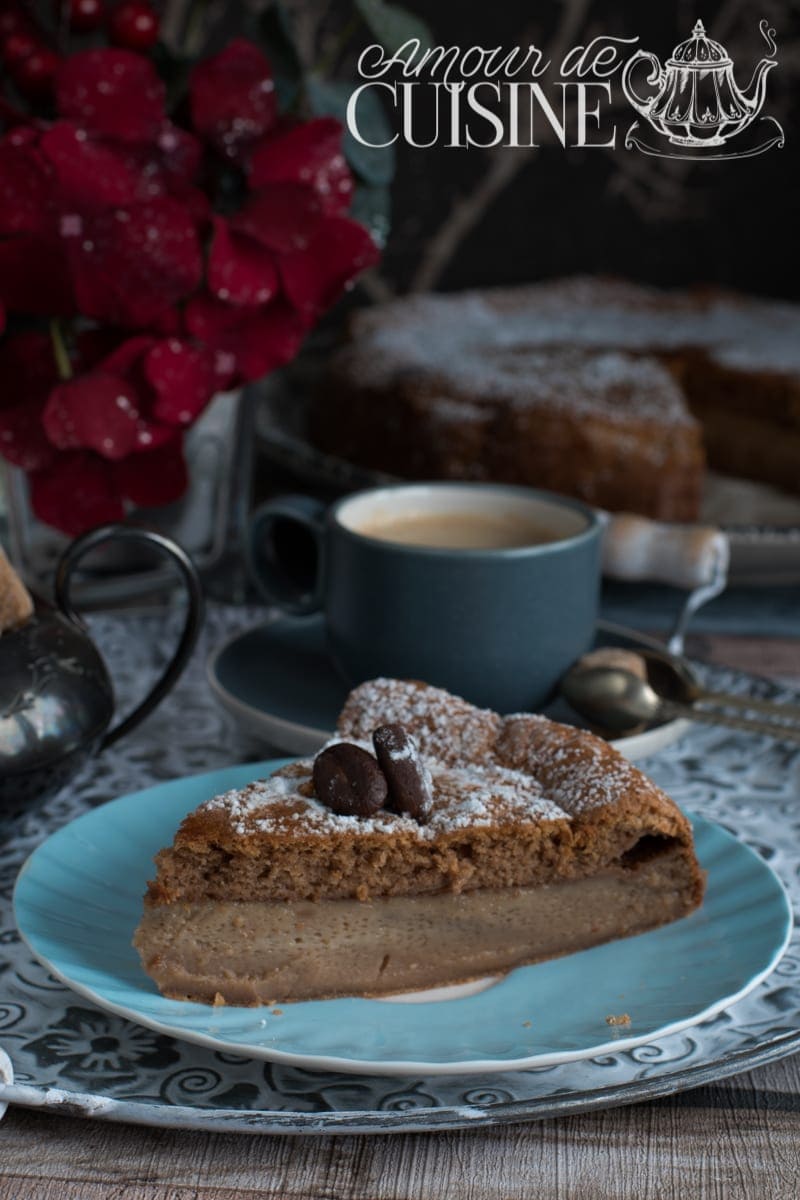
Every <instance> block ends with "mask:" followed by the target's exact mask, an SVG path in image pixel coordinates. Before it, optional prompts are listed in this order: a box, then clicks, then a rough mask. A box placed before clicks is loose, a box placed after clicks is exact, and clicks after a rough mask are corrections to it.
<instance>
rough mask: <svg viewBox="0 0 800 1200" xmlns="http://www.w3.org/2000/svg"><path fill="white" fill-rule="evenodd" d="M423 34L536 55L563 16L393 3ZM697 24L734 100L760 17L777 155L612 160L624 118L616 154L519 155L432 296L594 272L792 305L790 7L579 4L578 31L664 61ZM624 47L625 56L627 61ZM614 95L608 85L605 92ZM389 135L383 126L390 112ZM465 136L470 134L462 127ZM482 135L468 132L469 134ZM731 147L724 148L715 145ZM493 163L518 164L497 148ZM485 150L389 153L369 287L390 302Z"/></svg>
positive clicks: (796, 65)
mask: <svg viewBox="0 0 800 1200" xmlns="http://www.w3.org/2000/svg"><path fill="white" fill-rule="evenodd" d="M406 7H407V8H409V9H413V10H414V11H416V12H417V13H418V14H419V15H421V16H423V17H424V18H425V20H426V21H427V22H428V24H429V26H430V28H431V31H432V33H433V35H434V40H435V42H436V43H437V44H442V45H451V44H453V43H455V44H458V45H460V46H461V47H462V48H466V47H467V46H469V45H472V44H478V45H481V46H484V47H487V48H488V47H491V46H494V45H498V44H502V45H504V46H506V47H510V46H512V45H514V44H517V43H523V44H527V43H528V42H529V41H533V42H535V43H536V44H537V45H541V46H546V45H547V42H548V39H549V37H551V36H552V32H553V30H554V29H555V27H556V25H557V22H558V19H559V17H560V16H561V15H562V14H563V11H564V5H563V4H562V3H558V2H554V3H538V4H537V3H533V4H532V3H530V2H528V3H525V2H524V0H497V2H495V3H493V4H480V5H478V4H465V3H457V2H456V0H440V2H439V3H437V4H436V5H435V6H434V5H432V4H425V3H424V0H409V2H408V3H406ZM698 16H699V17H700V18H701V19H702V20H703V21H704V23H705V25H706V29H707V31H708V33H709V36H711V37H713V38H715V39H716V40H718V41H721V42H722V43H723V44H724V45H725V46H726V48H727V49H728V51H729V53H730V55H731V57H732V58H733V60H734V77H735V79H736V82H737V84H738V85H739V87H740V88H741V89H743V90H744V89H745V88H746V87H747V85H748V83H749V80H750V77H751V75H752V72H753V68H754V66H755V64H756V62H757V61H758V60H759V59H760V58H762V57H765V56H766V54H767V50H766V44H765V42H764V40H763V39H762V37H761V34H760V32H759V28H758V26H759V21H760V20H761V19H762V17H766V18H768V19H769V21H770V24H771V25H772V26H773V27H774V28H775V30H776V41H777V45H778V49H777V59H778V66H777V67H775V68H774V69H773V70H772V71H771V72H770V73H769V75H768V79H767V93H766V100H765V103H764V107H763V109H762V114H763V115H768V114H769V115H772V116H775V117H777V118H778V119H779V120H780V121H781V123H782V125H783V128H784V132H785V134H786V145H785V147H784V149H782V150H781V149H773V150H771V151H769V152H768V153H765V154H763V155H759V156H757V157H755V158H751V159H737V160H734V161H731V162H701V163H698V164H692V165H691V166H689V167H687V166H686V164H682V163H681V164H677V163H675V162H670V163H664V162H663V161H661V162H659V160H649V159H648V160H645V158H644V156H642V155H639V154H638V153H637V152H636V151H626V150H625V149H624V148H623V144H622V143H623V142H624V133H625V130H626V129H627V128H628V126H629V125H630V123H631V121H632V120H633V119H635V117H636V114H635V113H634V112H633V110H632V109H626V111H625V112H624V113H623V114H622V115H620V116H618V118H617V128H618V132H617V148H616V150H614V151H613V152H611V151H602V150H583V151H581V150H563V149H562V148H561V147H560V146H556V147H545V148H542V149H541V150H539V151H536V152H534V153H533V154H532V155H529V156H528V158H527V161H526V163H525V165H524V166H523V167H522V169H521V170H520V171H519V172H518V173H517V174H516V175H515V177H514V179H513V181H512V182H511V183H510V185H509V186H508V187H507V188H506V189H505V190H504V191H502V192H501V193H500V194H499V195H498V196H497V198H496V199H495V200H494V202H493V203H492V205H491V206H490V207H488V208H487V209H486V211H485V212H484V214H483V216H482V219H481V220H480V222H479V223H478V224H477V225H476V226H475V228H474V229H473V230H472V231H471V232H470V233H469V234H468V235H467V237H466V238H465V239H464V240H463V241H462V242H461V244H460V246H459V247H458V249H457V251H456V252H455V253H454V254H453V256H452V258H451V260H450V261H449V262H448V263H447V265H446V267H445V269H444V270H443V271H442V272H441V274H440V275H439V276H438V278H437V279H436V282H435V287H437V288H443V289H453V288H461V287H466V286H483V285H486V284H502V283H516V282H524V281H528V280H535V279H541V278H547V277H552V276H557V275H565V274H570V273H575V272H604V273H610V274H615V275H622V276H628V277H630V278H633V279H638V280H642V281H649V282H654V283H661V284H667V285H673V284H675V285H676V284H688V283H718V284H725V285H730V286H734V287H737V288H741V289H743V290H746V291H752V292H757V293H762V294H766V295H775V296H783V297H788V298H792V299H800V284H799V283H798V269H799V268H800V261H799V256H798V234H797V227H798V219H799V214H800V204H799V203H798V201H799V200H800V196H799V195H798V191H799V188H798V182H799V181H800V150H799V149H798V146H799V145H800V141H799V134H800V131H798V121H797V108H798V106H797V97H798V88H800V7H798V5H797V4H796V2H795V3H793V4H786V3H784V4H780V5H778V4H772V3H770V2H767V3H760V4H755V5H754V4H746V3H737V2H736V0H733V2H731V0H724V2H723V3H722V4H720V3H716V2H714V0H710V2H708V0H707V2H706V3H704V4H703V5H702V7H697V6H696V5H695V4H690V3H684V2H683V0H681V2H679V3H676V4H627V5H623V6H620V5H619V4H617V5H613V4H604V3H591V4H590V5H589V6H588V12H587V15H586V21H585V23H584V24H583V25H582V26H580V27H579V29H580V32H579V33H578V34H577V35H576V36H574V37H572V38H571V39H570V42H569V44H570V45H571V44H574V43H575V42H576V41H579V42H584V43H585V42H586V41H588V40H589V38H590V37H591V36H593V35H594V34H595V33H606V34H613V35H615V36H625V37H629V36H633V35H636V34H638V35H639V36H640V41H639V43H638V47H640V48H642V49H645V50H652V51H653V52H654V53H656V54H657V55H658V57H659V58H660V59H661V61H662V62H664V61H665V60H666V59H667V58H668V57H669V56H670V54H671V53H672V50H673V47H674V46H675V44H676V43H677V42H680V41H683V40H684V39H685V38H687V37H688V36H689V34H690V31H691V29H692V26H693V24H694V22H695V20H696V19H697V18H698ZM373 40H374V39H373V38H371V37H370V35H369V34H368V33H367V32H366V31H364V33H363V35H362V34H361V33H359V35H358V37H357V38H356V39H355V42H354V43H353V45H352V46H351V47H350V48H349V53H348V58H349V59H350V60H351V64H352V66H353V70H354V62H355V54H356V53H357V51H358V50H359V49H360V47H361V46H363V45H367V44H368V43H369V42H370V41H373ZM635 48H636V47H634V48H632V49H631V53H632V52H633V49H635ZM612 88H613V90H614V92H615V93H616V94H617V95H618V96H619V95H621V89H620V86H619V75H618V74H617V75H615V76H614V77H613V78H612ZM391 120H392V123H393V127H395V128H396V127H397V119H396V118H395V116H394V115H393V114H392V116H391ZM476 131H477V129H476ZM481 132H482V131H481ZM731 148H735V147H733V145H732V144H731ZM503 153H505V154H520V153H524V151H519V150H505V151H503ZM624 156H628V158H629V159H630V158H631V157H633V158H636V159H638V163H636V164H635V170H636V171H637V172H638V173H641V174H642V178H634V179H631V178H629V177H628V176H627V175H626V174H624V173H623V172H622V171H621V170H620V166H621V164H622V160H623V158H624ZM489 159H490V155H489V152H486V151H482V150H480V149H474V148H471V149H469V150H448V149H445V148H442V147H440V146H439V147H432V148H430V149H412V148H409V147H408V146H406V145H404V144H400V143H398V160H397V172H396V177H395V180H394V183H393V185H392V207H393V215H392V228H391V235H390V237H389V241H388V245H387V247H386V251H385V257H384V262H383V264H382V266H381V268H380V272H381V275H382V276H383V277H384V279H385V280H386V281H387V282H388V283H389V285H390V286H391V288H392V290H394V291H400V292H403V291H406V290H407V289H408V287H409V286H410V284H411V282H412V280H413V277H414V272H415V269H416V267H417V265H418V263H419V260H420V256H421V255H422V254H424V251H425V247H426V245H427V244H428V242H429V240H430V239H431V237H432V236H433V234H434V233H435V231H436V230H437V229H439V228H440V227H441V225H442V223H443V222H446V221H447V220H448V213H449V212H450V211H451V208H452V205H453V203H454V202H455V201H457V200H458V198H459V197H464V196H469V195H470V194H471V193H472V191H473V190H474V188H475V186H476V184H477V183H478V182H479V180H480V178H481V177H482V175H483V174H484V173H485V172H486V170H487V168H488V163H489Z"/></svg>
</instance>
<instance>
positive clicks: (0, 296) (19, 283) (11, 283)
mask: <svg viewBox="0 0 800 1200" xmlns="http://www.w3.org/2000/svg"><path fill="white" fill-rule="evenodd" d="M0 301H1V302H2V303H3V304H4V305H5V307H6V308H7V309H9V310H12V311H15V312H18V313H29V314H31V315H33V316H44V317H53V316H71V315H72V314H73V313H74V312H75V307H76V306H75V294H74V291H73V287H72V279H71V276H70V272H69V267H68V263H67V260H66V257H65V255H64V253H63V249H62V244H61V240H60V239H59V238H58V237H55V236H53V237H50V236H45V235H44V234H24V235H23V236H22V237H15V238H10V239H9V240H8V241H7V242H0Z"/></svg>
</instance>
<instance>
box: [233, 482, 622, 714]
mask: <svg viewBox="0 0 800 1200" xmlns="http://www.w3.org/2000/svg"><path fill="white" fill-rule="evenodd" d="M460 512H463V513H472V514H475V513H482V514H486V513H492V514H502V513H503V512H509V513H513V514H517V515H518V516H525V517H526V518H529V519H530V520H531V521H533V522H535V523H536V524H537V525H538V526H539V527H543V528H544V529H546V530H547V532H548V534H549V535H550V536H551V537H553V538H554V539H555V540H552V541H546V542H537V543H535V544H531V545H522V546H513V547H510V548H494V547H493V548H490V549H471V548H470V549H450V548H445V549H443V548H440V547H428V546H422V545H416V544H415V545H408V544H404V543H398V542H393V541H389V540H386V539H385V538H382V537H377V536H373V535H372V534H370V533H366V532H362V530H364V529H367V528H374V527H375V525H376V523H379V522H380V521H381V520H382V519H383V520H386V519H387V518H396V517H397V516H398V515H401V514H405V513H407V514H414V515H420V514H431V513H447V514H452V513H460ZM601 533H602V527H601V522H600V520H599V519H598V517H597V515H596V513H595V512H594V511H593V510H592V509H590V508H588V507H587V506H586V505H583V504H581V503H580V502H579V501H577V500H571V499H567V498H565V497H562V496H556V495H554V494H552V493H550V492H544V491H537V490H534V489H532V488H524V487H512V486H507V485H503V484H477V483H431V484H428V483H425V484H398V485H395V486H390V487H385V488H374V489H371V490H369V491H364V492H358V493H356V494H355V495H351V496H347V497H346V498H345V499H343V500H339V501H338V502H337V503H335V504H333V505H332V506H331V507H328V508H326V507H325V506H323V505H321V504H320V503H319V502H317V501H315V500H312V499H310V498H309V497H307V496H284V497H280V498H277V499H275V500H271V501H268V502H267V503H266V504H263V505H262V506H261V507H260V508H258V509H257V510H256V511H255V512H254V514H253V517H252V520H251V524H250V528H249V538H248V560H249V567H250V571H251V575H252V578H253V580H254V582H255V584H256V585H257V587H258V588H259V590H260V591H261V593H262V595H263V596H264V597H265V599H266V600H267V601H268V602H270V603H271V604H273V605H277V606H278V607H280V608H282V609H283V610H284V611H286V612H289V613H294V614H300V613H314V612H321V613H322V614H323V615H324V618H325V624H326V630H327V638H328V645H329V649H330V653H331V656H332V658H333V660H334V662H335V663H336V665H337V667H338V668H339V670H340V671H341V673H342V674H343V675H344V677H345V679H346V680H347V682H348V683H349V684H351V685H354V684H356V683H360V682H362V681H363V680H365V679H371V678H374V677H376V676H380V675H383V676H392V677H399V678H404V679H419V680H423V681H424V682H426V683H430V684H434V685H436V686H438V687H444V688H447V689H448V690H449V691H451V692H454V693H456V694H457V695H460V696H463V697H464V698H465V699H467V700H470V701H471V702H472V703H473V704H479V705H483V706H486V707H489V708H493V709H496V710H497V711H499V712H515V711H522V710H525V709H531V708H535V707H537V706H539V705H541V704H542V702H543V701H545V700H546V699H547V698H548V696H550V695H551V693H552V692H553V690H554V688H555V686H556V684H557V682H558V680H559V679H560V678H561V676H562V675H563V674H564V672H565V671H566V670H567V668H568V667H569V666H570V664H571V663H573V662H574V661H575V659H576V658H578V657H579V656H580V655H581V654H583V653H584V652H585V651H586V650H587V649H588V647H589V646H590V645H591V642H592V638H593V634H594V628H595V622H596V620H597V607H598V595H599V583H600V542H601Z"/></svg>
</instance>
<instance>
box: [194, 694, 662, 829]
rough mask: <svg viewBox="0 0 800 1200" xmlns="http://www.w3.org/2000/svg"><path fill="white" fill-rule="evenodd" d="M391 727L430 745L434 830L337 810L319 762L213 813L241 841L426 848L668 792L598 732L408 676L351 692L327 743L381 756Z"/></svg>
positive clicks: (422, 751)
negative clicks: (486, 703) (358, 841)
mask: <svg viewBox="0 0 800 1200" xmlns="http://www.w3.org/2000/svg"><path fill="white" fill-rule="evenodd" d="M388 723H392V724H394V723H398V724H402V725H404V726H405V727H406V728H407V730H408V732H409V733H410V734H411V735H412V736H413V738H414V741H415V743H416V747H417V748H418V750H419V756H420V764H421V766H422V769H423V771H424V773H425V775H426V776H427V778H428V780H429V782H430V789H431V795H432V802H431V805H430V810H429V812H428V814H427V820H426V822H425V824H422V825H420V824H419V823H418V822H417V821H415V820H414V819H413V818H412V817H409V816H406V815H398V814H396V813H392V812H388V811H385V810H381V811H379V812H377V813H375V814H373V815H372V816H370V817H361V816H342V815H340V814H338V813H334V812H333V811H331V809H329V808H328V807H327V806H326V805H324V804H322V803H321V802H320V801H319V799H317V797H316V796H315V795H314V792H313V775H312V771H313V760H312V759H305V760H301V761H298V762H295V763H292V764H290V765H289V766H288V767H284V768H282V769H281V770H280V771H278V772H277V773H276V774H275V775H272V776H271V777H270V778H269V779H263V780H257V781H256V782H254V783H251V784H249V785H248V786H247V787H245V788H241V789H236V790H233V791H229V792H225V793H223V794H222V795H220V796H215V797H214V798H213V799H211V800H209V801H207V802H206V804H204V805H202V806H201V811H207V812H218V813H221V814H224V816H225V818H226V821H227V823H228V824H229V825H230V827H231V829H232V831H233V832H234V833H235V834H236V835H239V836H248V835H252V834H280V835H286V834H287V833H293V834H296V835H297V836H302V837H317V836H319V837H327V836H330V835H332V834H347V835H348V836H350V837H359V838H360V837H368V836H371V835H375V834H387V833H401V832H402V833H403V835H404V836H406V837H410V838H412V839H414V840H419V841H423V842H424V841H430V840H432V839H435V838H437V837H439V836H440V835H443V834H448V833H454V832H457V831H464V830H469V829H472V828H478V827H487V826H496V825H501V824H507V823H520V822H522V823H526V822H528V823H530V822H533V823H541V822H544V821H570V820H573V819H575V818H576V817H580V816H582V815H583V814H585V813H586V812H587V811H589V810H591V809H592V808H596V807H599V806H603V805H613V804H615V803H618V802H619V801H620V800H623V799H624V798H625V797H626V796H627V795H628V794H629V793H630V790H631V787H632V784H633V783H634V781H635V783H636V786H637V788H638V789H641V788H643V787H645V788H651V789H652V792H653V795H654V796H657V795H658V794H659V793H658V790H657V789H656V788H655V786H654V785H652V784H650V783H649V781H647V780H646V779H645V778H644V776H642V775H641V773H640V772H638V771H637V770H636V768H635V767H633V766H632V765H631V764H630V763H628V762H627V761H626V760H625V759H624V758H622V756H621V755H619V754H617V753H616V752H615V751H613V750H612V749H611V748H610V747H609V746H608V745H607V744H606V743H605V742H603V741H601V740H600V739H599V738H595V737H592V736H591V735H590V734H586V733H585V732H582V731H578V730H574V729H571V728H568V727H565V726H562V725H558V724H556V723H555V722H553V721H550V720H548V719H547V718H546V717H543V716H539V715H535V714H529V713H520V714H514V715H512V716H509V717H506V718H505V720H502V719H501V718H500V717H499V716H498V715H497V714H496V713H492V712H490V711H488V710H486V709H478V708H475V707H473V706H472V705H470V704H467V703H466V701H464V700H460V699H459V698H458V697H455V696H451V695H450V694H449V693H448V692H445V691H442V690H440V689H438V688H432V687H428V686H425V685H423V684H418V683H413V682H409V681H403V680H397V679H375V680H371V681H370V682H368V683H365V684H362V685H361V686H360V687H358V688H356V689H355V690H354V691H353V692H351V694H350V696H349V697H348V701H347V703H346V705H345V708H344V710H343V712H342V716H341V718H340V722H339V732H338V733H337V736H336V737H334V738H332V739H331V740H330V741H329V742H328V743H327V745H328V746H332V745H336V744H338V743H340V742H342V741H348V742H352V743H354V744H355V745H358V746H360V747H361V749H363V750H365V751H366V752H367V753H370V754H372V744H371V740H370V739H371V734H372V731H373V729H374V728H375V727H376V726H378V725H382V724H388ZM400 757H401V758H402V757H403V755H402V754H401V755H400Z"/></svg>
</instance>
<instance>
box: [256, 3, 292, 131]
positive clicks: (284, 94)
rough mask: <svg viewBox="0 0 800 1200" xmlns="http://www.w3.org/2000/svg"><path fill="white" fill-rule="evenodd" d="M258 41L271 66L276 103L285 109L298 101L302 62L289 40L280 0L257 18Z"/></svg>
mask: <svg viewBox="0 0 800 1200" xmlns="http://www.w3.org/2000/svg"><path fill="white" fill-rule="evenodd" d="M258 40H259V42H260V43H261V46H262V47H263V49H264V52H265V54H266V56H267V58H268V59H269V61H270V63H271V65H272V70H273V74H274V77H275V90H276V92H277V95H278V106H279V108H280V109H281V111H282V112H285V111H286V109H288V108H291V107H292V106H293V105H294V103H295V101H296V100H297V96H298V93H299V91H300V87H301V84H302V81H303V64H302V63H301V61H300V56H299V54H298V53H297V49H296V47H295V44H294V42H293V41H292V33H291V25H290V22H289V18H288V16H287V15H286V9H285V8H284V6H283V5H282V4H281V3H280V0H273V3H272V4H270V6H269V8H267V9H266V10H265V11H264V12H263V13H262V14H261V16H260V17H259V18H258Z"/></svg>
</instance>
